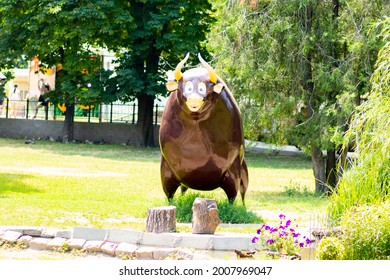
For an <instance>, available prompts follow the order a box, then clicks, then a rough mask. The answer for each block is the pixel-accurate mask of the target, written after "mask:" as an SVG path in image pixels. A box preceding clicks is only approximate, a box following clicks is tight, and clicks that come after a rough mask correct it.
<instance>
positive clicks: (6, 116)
mask: <svg viewBox="0 0 390 280" xmlns="http://www.w3.org/2000/svg"><path fill="white" fill-rule="evenodd" d="M5 109H6V110H5V118H6V119H8V110H9V98H8V97H7V105H6V108H5Z"/></svg>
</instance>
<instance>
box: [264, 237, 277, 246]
mask: <svg viewBox="0 0 390 280" xmlns="http://www.w3.org/2000/svg"><path fill="white" fill-rule="evenodd" d="M274 242H275V240H273V239H272V238H271V239H268V240H267V241H266V242H265V243H267V244H270V245H271V244H273V243H274Z"/></svg>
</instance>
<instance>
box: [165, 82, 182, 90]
mask: <svg viewBox="0 0 390 280" xmlns="http://www.w3.org/2000/svg"><path fill="white" fill-rule="evenodd" d="M166 87H167V90H168V91H169V92H171V91H174V90H177V89H178V87H179V85H178V84H177V83H176V82H173V81H171V82H168V83H167V84H166Z"/></svg>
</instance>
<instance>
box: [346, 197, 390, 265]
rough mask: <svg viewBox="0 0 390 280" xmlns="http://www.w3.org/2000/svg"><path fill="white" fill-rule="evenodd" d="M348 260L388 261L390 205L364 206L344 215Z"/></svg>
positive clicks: (389, 252)
mask: <svg viewBox="0 0 390 280" xmlns="http://www.w3.org/2000/svg"><path fill="white" fill-rule="evenodd" d="M341 227H342V229H343V236H342V241H343V244H344V247H345V259H348V260H385V259H388V258H389V257H390V204H389V203H382V204H376V205H371V206H370V205H363V206H359V207H356V208H352V209H351V210H350V211H347V212H346V213H345V214H344V215H343V216H342V217H341Z"/></svg>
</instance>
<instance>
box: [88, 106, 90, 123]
mask: <svg viewBox="0 0 390 280" xmlns="http://www.w3.org/2000/svg"><path fill="white" fill-rule="evenodd" d="M90 122H91V105H89V106H88V123H90Z"/></svg>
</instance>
